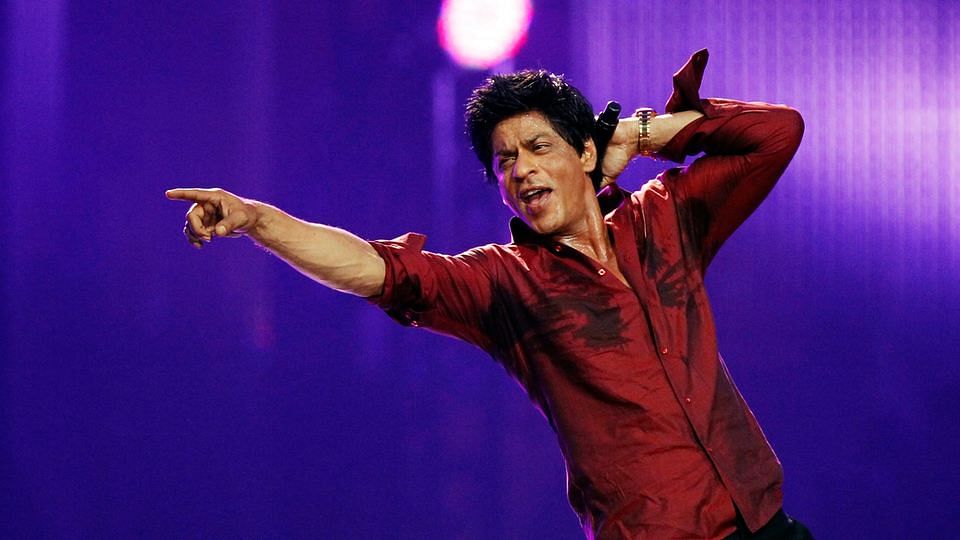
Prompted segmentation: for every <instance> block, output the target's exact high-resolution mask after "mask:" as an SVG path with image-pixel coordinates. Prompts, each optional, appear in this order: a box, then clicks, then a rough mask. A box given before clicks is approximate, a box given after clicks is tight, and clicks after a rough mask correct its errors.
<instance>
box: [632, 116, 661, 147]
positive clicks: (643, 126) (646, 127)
mask: <svg viewBox="0 0 960 540" xmlns="http://www.w3.org/2000/svg"><path fill="white" fill-rule="evenodd" d="M656 115H657V111H655V110H653V109H651V108H650V107H641V108H639V109H637V110H636V111H634V112H633V116H635V117H637V118H638V119H639V120H640V133H639V135H638V136H637V150H638V151H639V152H640V155H641V156H644V157H650V156H652V155H653V149H652V148H651V144H652V143H651V141H650V120H651V119H652V118H653V117H654V116H656Z"/></svg>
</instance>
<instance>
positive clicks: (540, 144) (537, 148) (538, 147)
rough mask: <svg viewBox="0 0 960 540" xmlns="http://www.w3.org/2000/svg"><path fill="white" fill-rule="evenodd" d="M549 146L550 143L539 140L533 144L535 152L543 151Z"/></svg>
mask: <svg viewBox="0 0 960 540" xmlns="http://www.w3.org/2000/svg"><path fill="white" fill-rule="evenodd" d="M547 148H550V144H549V143H545V142H538V143H537V144H535V145H533V151H534V152H541V151H543V150H546V149H547Z"/></svg>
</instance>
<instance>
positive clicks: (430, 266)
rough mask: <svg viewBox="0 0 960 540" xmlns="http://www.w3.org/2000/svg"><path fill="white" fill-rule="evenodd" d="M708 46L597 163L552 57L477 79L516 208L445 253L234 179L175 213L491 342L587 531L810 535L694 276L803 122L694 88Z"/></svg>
mask: <svg viewBox="0 0 960 540" xmlns="http://www.w3.org/2000/svg"><path fill="white" fill-rule="evenodd" d="M706 60H707V52H706V51H705V50H704V51H699V52H698V53H696V54H694V56H693V57H692V58H691V59H690V61H689V62H688V63H687V65H685V66H684V67H683V68H682V69H681V70H680V71H679V72H678V73H677V74H676V75H675V76H674V93H673V95H672V96H671V98H670V101H669V102H668V103H667V108H666V110H667V114H663V115H658V116H657V115H652V114H649V113H646V112H644V113H638V114H637V115H636V116H635V117H633V118H628V119H624V120H623V121H622V122H620V124H619V126H618V127H617V129H616V131H615V132H614V135H613V138H612V139H611V141H610V144H609V147H608V148H607V150H606V153H605V157H604V159H603V161H602V163H598V160H597V148H596V146H595V144H594V141H593V138H592V131H593V126H594V118H593V112H592V108H591V107H590V104H589V103H588V102H587V101H586V99H584V98H583V96H582V95H581V94H580V92H579V91H577V90H576V89H575V88H573V87H571V86H570V85H568V84H567V83H566V82H565V81H564V80H563V79H562V78H561V77H558V76H556V75H552V74H549V73H546V72H543V71H523V72H519V73H515V74H510V75H500V76H495V77H492V78H491V79H488V80H487V81H486V82H485V83H484V85H482V86H481V87H480V88H478V89H476V90H475V91H474V93H473V95H472V96H471V98H470V100H469V102H468V104H467V126H468V129H469V131H470V136H471V139H472V142H473V146H474V151H475V152H476V153H477V156H478V157H479V158H480V160H481V161H482V163H483V165H484V167H485V169H486V172H487V175H488V177H490V178H492V179H494V180H495V181H496V183H497V185H498V187H499V190H500V194H501V197H502V199H503V202H504V204H506V205H507V206H508V207H510V208H511V210H513V212H514V214H515V215H516V217H515V218H514V219H513V220H512V221H511V230H512V233H513V242H511V243H510V244H507V245H494V244H491V245H486V246H482V247H478V248H475V249H472V250H469V251H467V252H465V253H462V254H460V255H456V256H448V255H441V254H436V253H430V252H427V251H423V250H422V247H423V245H424V241H425V239H424V237H423V236H420V235H416V234H407V235H404V236H402V237H400V238H398V239H396V240H393V241H373V242H367V241H364V240H362V239H360V238H358V237H356V236H354V235H352V234H350V233H348V232H346V231H343V230H340V229H335V228H332V227H327V226H324V225H318V224H313V223H306V222H303V221H300V220H298V219H296V218H293V217H291V216H289V215H287V214H285V213H283V212H282V211H280V210H278V209H276V208H274V207H271V206H269V205H266V204H264V203H261V202H258V201H252V200H247V199H242V198H239V197H236V196H234V195H232V194H230V193H227V192H225V191H222V190H197V189H186V190H184V189H177V190H171V191H169V192H167V195H168V197H170V198H173V199H182V200H190V201H194V203H195V204H194V205H193V206H192V207H191V209H190V210H189V212H188V213H187V224H186V226H185V227H184V232H185V234H186V235H187V237H188V239H189V240H190V241H191V243H193V244H194V245H196V246H198V247H200V246H202V245H203V242H206V241H210V240H212V238H213V237H214V236H229V235H235V234H246V235H247V236H250V237H251V238H253V239H254V240H255V241H256V242H258V243H259V244H261V245H263V246H264V247H266V248H267V249H269V250H271V251H272V252H273V253H275V254H277V255H278V256H280V257H282V258H283V259H284V260H286V261H287V262H288V263H290V264H291V265H292V266H293V267H294V268H296V269H298V270H299V271H300V272H302V273H304V274H306V275H307V276H309V277H311V278H313V279H315V280H317V281H319V282H321V283H323V284H325V285H327V286H329V287H332V288H334V289H337V290H340V291H344V292H348V293H352V294H356V295H359V296H363V297H366V298H369V299H370V301H371V302H373V303H375V304H377V305H379V306H380V307H382V308H383V309H385V310H386V311H387V313H389V314H390V315H391V316H392V317H394V318H395V319H397V320H399V321H400V322H402V323H403V324H407V325H411V326H423V327H426V328H430V329H432V330H434V331H437V332H440V333H444V334H448V335H451V336H454V337H457V338H460V339H462V340H464V341H467V342H469V343H472V344H475V345H477V346H479V347H481V348H483V349H484V350H485V351H487V352H488V353H490V355H491V356H492V357H493V358H494V359H496V360H497V361H498V362H500V363H501V364H502V365H503V366H504V367H505V368H506V369H507V371H508V372H509V373H510V374H511V375H512V376H513V377H515V378H516V379H517V380H518V381H519V382H520V383H521V385H522V386H523V387H524V388H525V389H526V391H527V393H528V394H529V396H530V398H531V400H532V401H533V402H534V404H535V405H536V406H537V407H538V408H539V409H540V411H541V412H542V413H543V414H544V416H545V417H546V418H547V420H548V422H549V423H550V426H551V427H552V428H553V430H554V431H555V432H556V434H557V439H558V442H559V444H560V447H561V450H562V452H563V456H564V458H565V461H566V464H567V487H568V496H569V499H570V503H571V505H572V507H573V508H574V510H575V511H576V512H577V514H578V515H579V517H580V519H581V523H582V524H583V528H584V531H585V533H586V534H587V536H588V537H589V538H593V537H597V538H611V539H612V538H809V537H810V536H809V532H807V531H806V529H805V528H804V527H803V526H802V525H801V524H799V523H798V522H796V521H793V520H792V519H790V518H788V517H787V516H786V514H784V513H783V510H782V508H781V507H782V493H781V484H782V470H781V467H780V463H779V461H778V460H777V457H776V455H775V454H774V453H773V450H772V449H771V448H770V446H769V444H768V443H767V441H766V439H765V437H764V435H763V433H762V432H761V430H760V428H759V426H758V425H757V422H756V420H755V419H754V417H753V415H752V413H751V412H750V410H749V408H748V407H747V405H746V403H745V402H744V401H743V399H742V397H741V396H740V394H739V392H738V391H737V389H736V387H735V386H734V384H733V382H732V381H731V379H730V376H729V374H728V373H727V370H726V368H725V366H724V364H723V361H722V360H721V359H720V357H719V354H718V353H717V343H716V333H715V330H714V327H713V322H712V316H711V313H710V308H709V305H708V302H707V297H706V293H705V291H704V285H703V276H704V272H705V271H706V268H707V266H708V264H709V263H710V260H711V259H712V258H713V256H714V255H715V254H716V253H717V250H718V249H719V248H720V246H721V244H722V243H723V241H724V240H725V239H726V238H727V237H728V236H729V235H730V234H731V233H733V231H734V230H735V229H736V228H737V227H738V226H739V225H740V224H741V223H742V222H743V221H744V220H745V219H746V218H747V217H748V216H749V215H750V213H751V212H752V211H753V210H754V209H755V208H756V207H757V206H758V205H759V204H760V202H761V201H762V200H763V198H764V197H765V196H766V195H767V193H768V192H769V191H770V189H771V188H772V187H773V185H774V183H775V182H776V180H777V179H778V178H779V177H780V175H781V174H782V173H783V171H784V169H785V168H786V166H787V164H788V163H789V161H790V160H791V158H792V157H793V155H794V153H795V152H796V149H797V147H798V145H799V143H800V138H801V136H802V132H803V122H802V119H801V117H800V116H799V114H798V113H797V112H796V111H794V110H792V109H790V108H787V107H784V106H776V105H768V104H763V103H744V102H740V101H733V100H720V99H708V100H701V99H700V98H699V95H698V93H699V86H700V81H701V78H702V75H703V69H704V67H705V66H706ZM638 111H639V110H638ZM701 151H704V152H706V154H707V155H706V156H703V157H700V158H699V159H697V160H696V161H694V162H693V163H692V164H691V165H690V166H688V167H686V168H682V169H681V168H675V169H671V170H668V171H666V172H664V173H662V174H661V175H660V176H658V177H657V179H656V180H651V181H650V182H648V183H647V184H646V185H644V186H643V187H642V188H641V189H640V190H639V191H637V192H635V193H628V192H625V191H623V190H622V189H620V188H619V187H618V186H617V185H616V183H615V180H616V178H617V176H618V175H619V174H620V173H621V172H622V171H623V170H624V168H625V167H626V166H627V164H628V163H629V161H630V160H631V159H633V158H635V157H636V156H638V155H641V154H643V155H653V154H656V155H657V156H659V157H662V158H665V159H671V160H675V161H678V162H682V161H683V159H684V156H685V155H693V154H697V153H699V152H701ZM598 166H599V167H602V172H603V178H604V180H603V184H604V186H605V187H603V189H602V190H601V191H600V193H599V195H598V194H596V193H595V187H594V185H593V184H592V182H591V179H590V173H591V172H592V171H593V170H594V168H595V167H598Z"/></svg>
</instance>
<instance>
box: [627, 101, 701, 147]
mask: <svg viewBox="0 0 960 540" xmlns="http://www.w3.org/2000/svg"><path fill="white" fill-rule="evenodd" d="M699 118H703V113H700V112H698V111H682V112H677V113H673V114H669V113H667V114H659V115H657V116H654V117H653V118H652V119H651V120H650V122H649V130H648V131H649V133H650V143H649V150H650V152H652V153H657V152H659V151H660V150H661V149H662V148H663V147H664V146H666V145H667V143H668V142H670V140H671V139H673V138H674V136H676V135H677V133H680V131H681V130H683V128H685V127H687V126H688V125H689V124H690V123H691V122H693V121H695V120H697V119H699ZM630 120H631V121H633V123H634V124H635V126H634V127H633V129H634V131H635V132H636V137H637V139H636V140H637V141H638V142H639V140H640V120H639V119H638V118H631V119H630ZM635 152H636V153H635V154H634V155H639V153H640V147H639V145H636V146H635Z"/></svg>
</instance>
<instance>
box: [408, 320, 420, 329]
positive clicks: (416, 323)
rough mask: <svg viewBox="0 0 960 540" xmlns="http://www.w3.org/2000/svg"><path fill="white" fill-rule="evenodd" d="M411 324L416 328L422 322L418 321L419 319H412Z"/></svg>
mask: <svg viewBox="0 0 960 540" xmlns="http://www.w3.org/2000/svg"><path fill="white" fill-rule="evenodd" d="M410 326H412V327H414V328H416V327H418V326H420V323H418V322H417V321H410Z"/></svg>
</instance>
